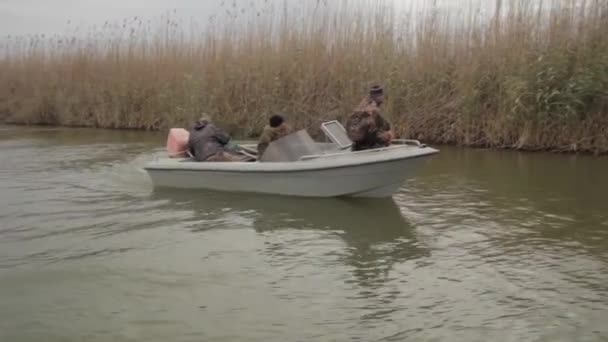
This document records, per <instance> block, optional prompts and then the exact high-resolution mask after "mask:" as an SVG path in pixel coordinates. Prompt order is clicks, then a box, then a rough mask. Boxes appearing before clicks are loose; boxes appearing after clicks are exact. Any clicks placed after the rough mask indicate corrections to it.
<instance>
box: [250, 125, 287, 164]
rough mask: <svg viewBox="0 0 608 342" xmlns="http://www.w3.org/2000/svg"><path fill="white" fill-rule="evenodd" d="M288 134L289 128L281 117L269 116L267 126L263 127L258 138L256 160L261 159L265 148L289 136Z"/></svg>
mask: <svg viewBox="0 0 608 342" xmlns="http://www.w3.org/2000/svg"><path fill="white" fill-rule="evenodd" d="M290 133H291V127H289V125H287V123H286V122H285V120H284V119H283V117H282V116H280V115H273V116H271V117H270V120H269V123H268V125H266V127H264V131H263V132H262V135H261V136H260V141H259V143H258V158H261V157H262V155H263V154H264V151H266V148H268V145H269V144H270V143H271V142H273V141H275V140H277V139H280V138H282V137H284V136H286V135H289V134H290Z"/></svg>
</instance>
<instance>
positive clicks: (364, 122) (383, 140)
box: [346, 85, 392, 151]
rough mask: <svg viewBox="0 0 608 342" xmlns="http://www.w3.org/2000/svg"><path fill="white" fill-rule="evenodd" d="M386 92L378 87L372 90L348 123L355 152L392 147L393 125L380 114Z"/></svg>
mask: <svg viewBox="0 0 608 342" xmlns="http://www.w3.org/2000/svg"><path fill="white" fill-rule="evenodd" d="M383 102H384V91H383V89H382V87H380V86H378V85H376V86H373V87H372V88H371V89H370V92H369V96H366V97H365V98H364V99H363V101H361V103H360V104H359V106H358V107H357V108H356V109H355V111H354V112H353V113H352V114H351V115H350V117H349V118H348V120H347V121H346V133H347V134H348V137H349V138H350V140H352V141H353V150H354V151H362V150H367V149H372V148H379V147H385V146H388V145H390V142H391V140H392V133H391V125H390V124H389V123H388V121H386V120H385V119H384V118H383V117H382V115H381V114H380V107H381V106H382V103H383Z"/></svg>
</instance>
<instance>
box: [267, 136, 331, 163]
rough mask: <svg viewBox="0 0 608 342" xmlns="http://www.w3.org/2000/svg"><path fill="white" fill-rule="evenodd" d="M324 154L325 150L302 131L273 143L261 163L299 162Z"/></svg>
mask: <svg viewBox="0 0 608 342" xmlns="http://www.w3.org/2000/svg"><path fill="white" fill-rule="evenodd" d="M322 153H323V150H322V149H321V147H320V146H319V144H317V143H316V142H315V141H314V140H313V139H312V138H311V137H310V135H309V134H308V132H307V131H306V130H305V129H302V130H299V131H297V132H294V133H291V134H289V135H286V136H284V137H282V138H280V139H277V140H275V141H273V142H271V143H270V144H269V145H268V148H266V151H264V154H263V155H262V158H261V159H260V161H263V162H286V161H297V160H299V159H300V158H301V157H303V156H307V155H319V154H322Z"/></svg>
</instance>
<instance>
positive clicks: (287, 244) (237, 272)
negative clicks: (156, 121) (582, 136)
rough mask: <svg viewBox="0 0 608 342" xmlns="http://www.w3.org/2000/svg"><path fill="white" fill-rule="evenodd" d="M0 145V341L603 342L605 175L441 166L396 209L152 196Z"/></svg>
mask: <svg viewBox="0 0 608 342" xmlns="http://www.w3.org/2000/svg"><path fill="white" fill-rule="evenodd" d="M164 142H165V136H164V135H163V134H155V133H144V132H117V131H101V130H75V129H55V128H15V127H7V126H5V127H0V165H1V166H0V341H11V342H12V341H14V342H18V341H409V340H413V341H422V340H426V341H443V340H449V341H606V340H607V339H608V324H607V323H608V201H606V194H607V193H608V180H607V179H606V177H607V175H608V159H606V158H594V157H587V156H564V155H551V154H541V153H538V154H526V153H517V152H504V151H501V152H498V151H485V150H471V149H458V148H445V147H443V148H441V153H440V154H439V155H437V156H435V157H433V158H432V159H429V160H428V161H427V162H426V163H425V164H424V165H423V166H422V168H421V169H420V170H419V173H418V176H417V177H416V178H414V179H411V180H409V181H408V182H407V183H405V184H404V187H403V189H402V191H400V192H399V193H398V194H397V195H396V196H395V197H394V198H393V199H392V200H356V201H353V200H349V201H347V200H333V199H332V200H319V199H291V198H277V197H271V196H252V195H236V194H218V193H206V192H201V191H184V190H160V191H159V190H157V191H154V190H153V188H152V185H151V183H150V181H149V179H148V178H147V175H146V173H145V172H144V171H143V170H142V169H141V166H142V165H143V164H144V163H145V162H146V161H147V160H149V159H150V158H151V156H152V155H155V154H159V153H162V150H163V145H164Z"/></svg>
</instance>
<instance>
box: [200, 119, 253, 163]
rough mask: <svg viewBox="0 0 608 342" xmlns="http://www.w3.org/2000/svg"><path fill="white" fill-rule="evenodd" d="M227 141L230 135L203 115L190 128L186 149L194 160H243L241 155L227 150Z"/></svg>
mask: <svg viewBox="0 0 608 342" xmlns="http://www.w3.org/2000/svg"><path fill="white" fill-rule="evenodd" d="M229 142H230V135H228V134H227V133H226V132H224V131H223V130H222V129H220V128H218V127H217V126H215V125H214V124H213V123H211V120H210V118H209V117H208V116H207V115H203V117H202V118H200V119H199V120H198V121H197V122H196V123H195V124H194V126H193V127H192V129H191V130H190V137H189V139H188V150H189V151H190V153H191V154H192V156H193V157H194V159H195V160H196V161H215V162H220V161H222V162H223V161H243V160H244V158H243V157H241V156H239V155H236V154H233V153H231V152H230V151H228V150H227V148H226V145H227V144H228V143H229Z"/></svg>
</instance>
